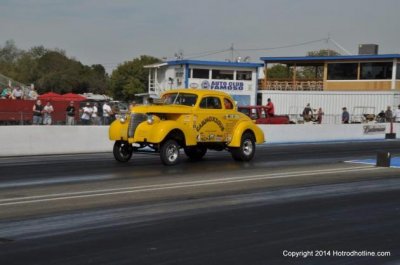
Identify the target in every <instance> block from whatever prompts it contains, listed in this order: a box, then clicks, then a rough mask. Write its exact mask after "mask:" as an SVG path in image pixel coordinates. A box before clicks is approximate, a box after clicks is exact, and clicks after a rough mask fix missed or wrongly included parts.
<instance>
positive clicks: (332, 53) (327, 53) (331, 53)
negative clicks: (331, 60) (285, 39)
mask: <svg viewBox="0 0 400 265" xmlns="http://www.w3.org/2000/svg"><path fill="white" fill-rule="evenodd" d="M338 55H340V53H338V52H337V51H335V50H331V49H322V50H318V51H309V52H307V56H338Z"/></svg>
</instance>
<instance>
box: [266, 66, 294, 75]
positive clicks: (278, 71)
mask: <svg viewBox="0 0 400 265" xmlns="http://www.w3.org/2000/svg"><path fill="white" fill-rule="evenodd" d="M292 73H293V71H292V70H291V69H290V68H289V67H288V66H286V65H283V64H275V65H274V66H272V67H270V68H268V70H267V77H268V78H272V79H287V78H291V76H292Z"/></svg>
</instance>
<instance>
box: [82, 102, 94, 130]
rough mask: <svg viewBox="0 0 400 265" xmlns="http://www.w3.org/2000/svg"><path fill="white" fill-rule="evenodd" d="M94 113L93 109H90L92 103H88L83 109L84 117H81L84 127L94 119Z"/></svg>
mask: <svg viewBox="0 0 400 265" xmlns="http://www.w3.org/2000/svg"><path fill="white" fill-rule="evenodd" d="M92 112H93V109H92V108H91V107H90V103H89V102H86V106H85V107H83V109H82V116H81V120H82V124H83V125H89V124H90V118H91V117H92Z"/></svg>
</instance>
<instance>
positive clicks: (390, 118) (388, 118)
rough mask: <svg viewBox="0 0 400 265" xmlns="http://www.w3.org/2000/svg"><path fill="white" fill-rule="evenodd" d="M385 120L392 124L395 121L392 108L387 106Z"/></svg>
mask: <svg viewBox="0 0 400 265" xmlns="http://www.w3.org/2000/svg"><path fill="white" fill-rule="evenodd" d="M385 120H386V122H392V121H393V112H392V109H391V108H390V106H387V109H386V111H385Z"/></svg>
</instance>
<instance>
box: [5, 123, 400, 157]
mask: <svg viewBox="0 0 400 265" xmlns="http://www.w3.org/2000/svg"><path fill="white" fill-rule="evenodd" d="M364 126H365V124H348V125H342V124H322V125H314V124H310V125H303V124H297V125H261V126H260V127H261V128H262V130H263V131H264V133H265V136H266V141H267V142H266V144H270V143H295V142H316V141H345V140H372V139H384V138H385V134H384V133H383V132H381V133H378V134H364ZM379 126H382V124H379ZM383 126H386V131H387V132H388V131H389V124H386V125H385V124H383ZM394 127H395V128H394V129H395V132H396V133H397V135H398V137H400V124H395V126H394ZM112 147H113V142H111V141H110V140H108V127H107V126H1V127H0V156H21V155H48V154H73V153H94V152H112Z"/></svg>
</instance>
